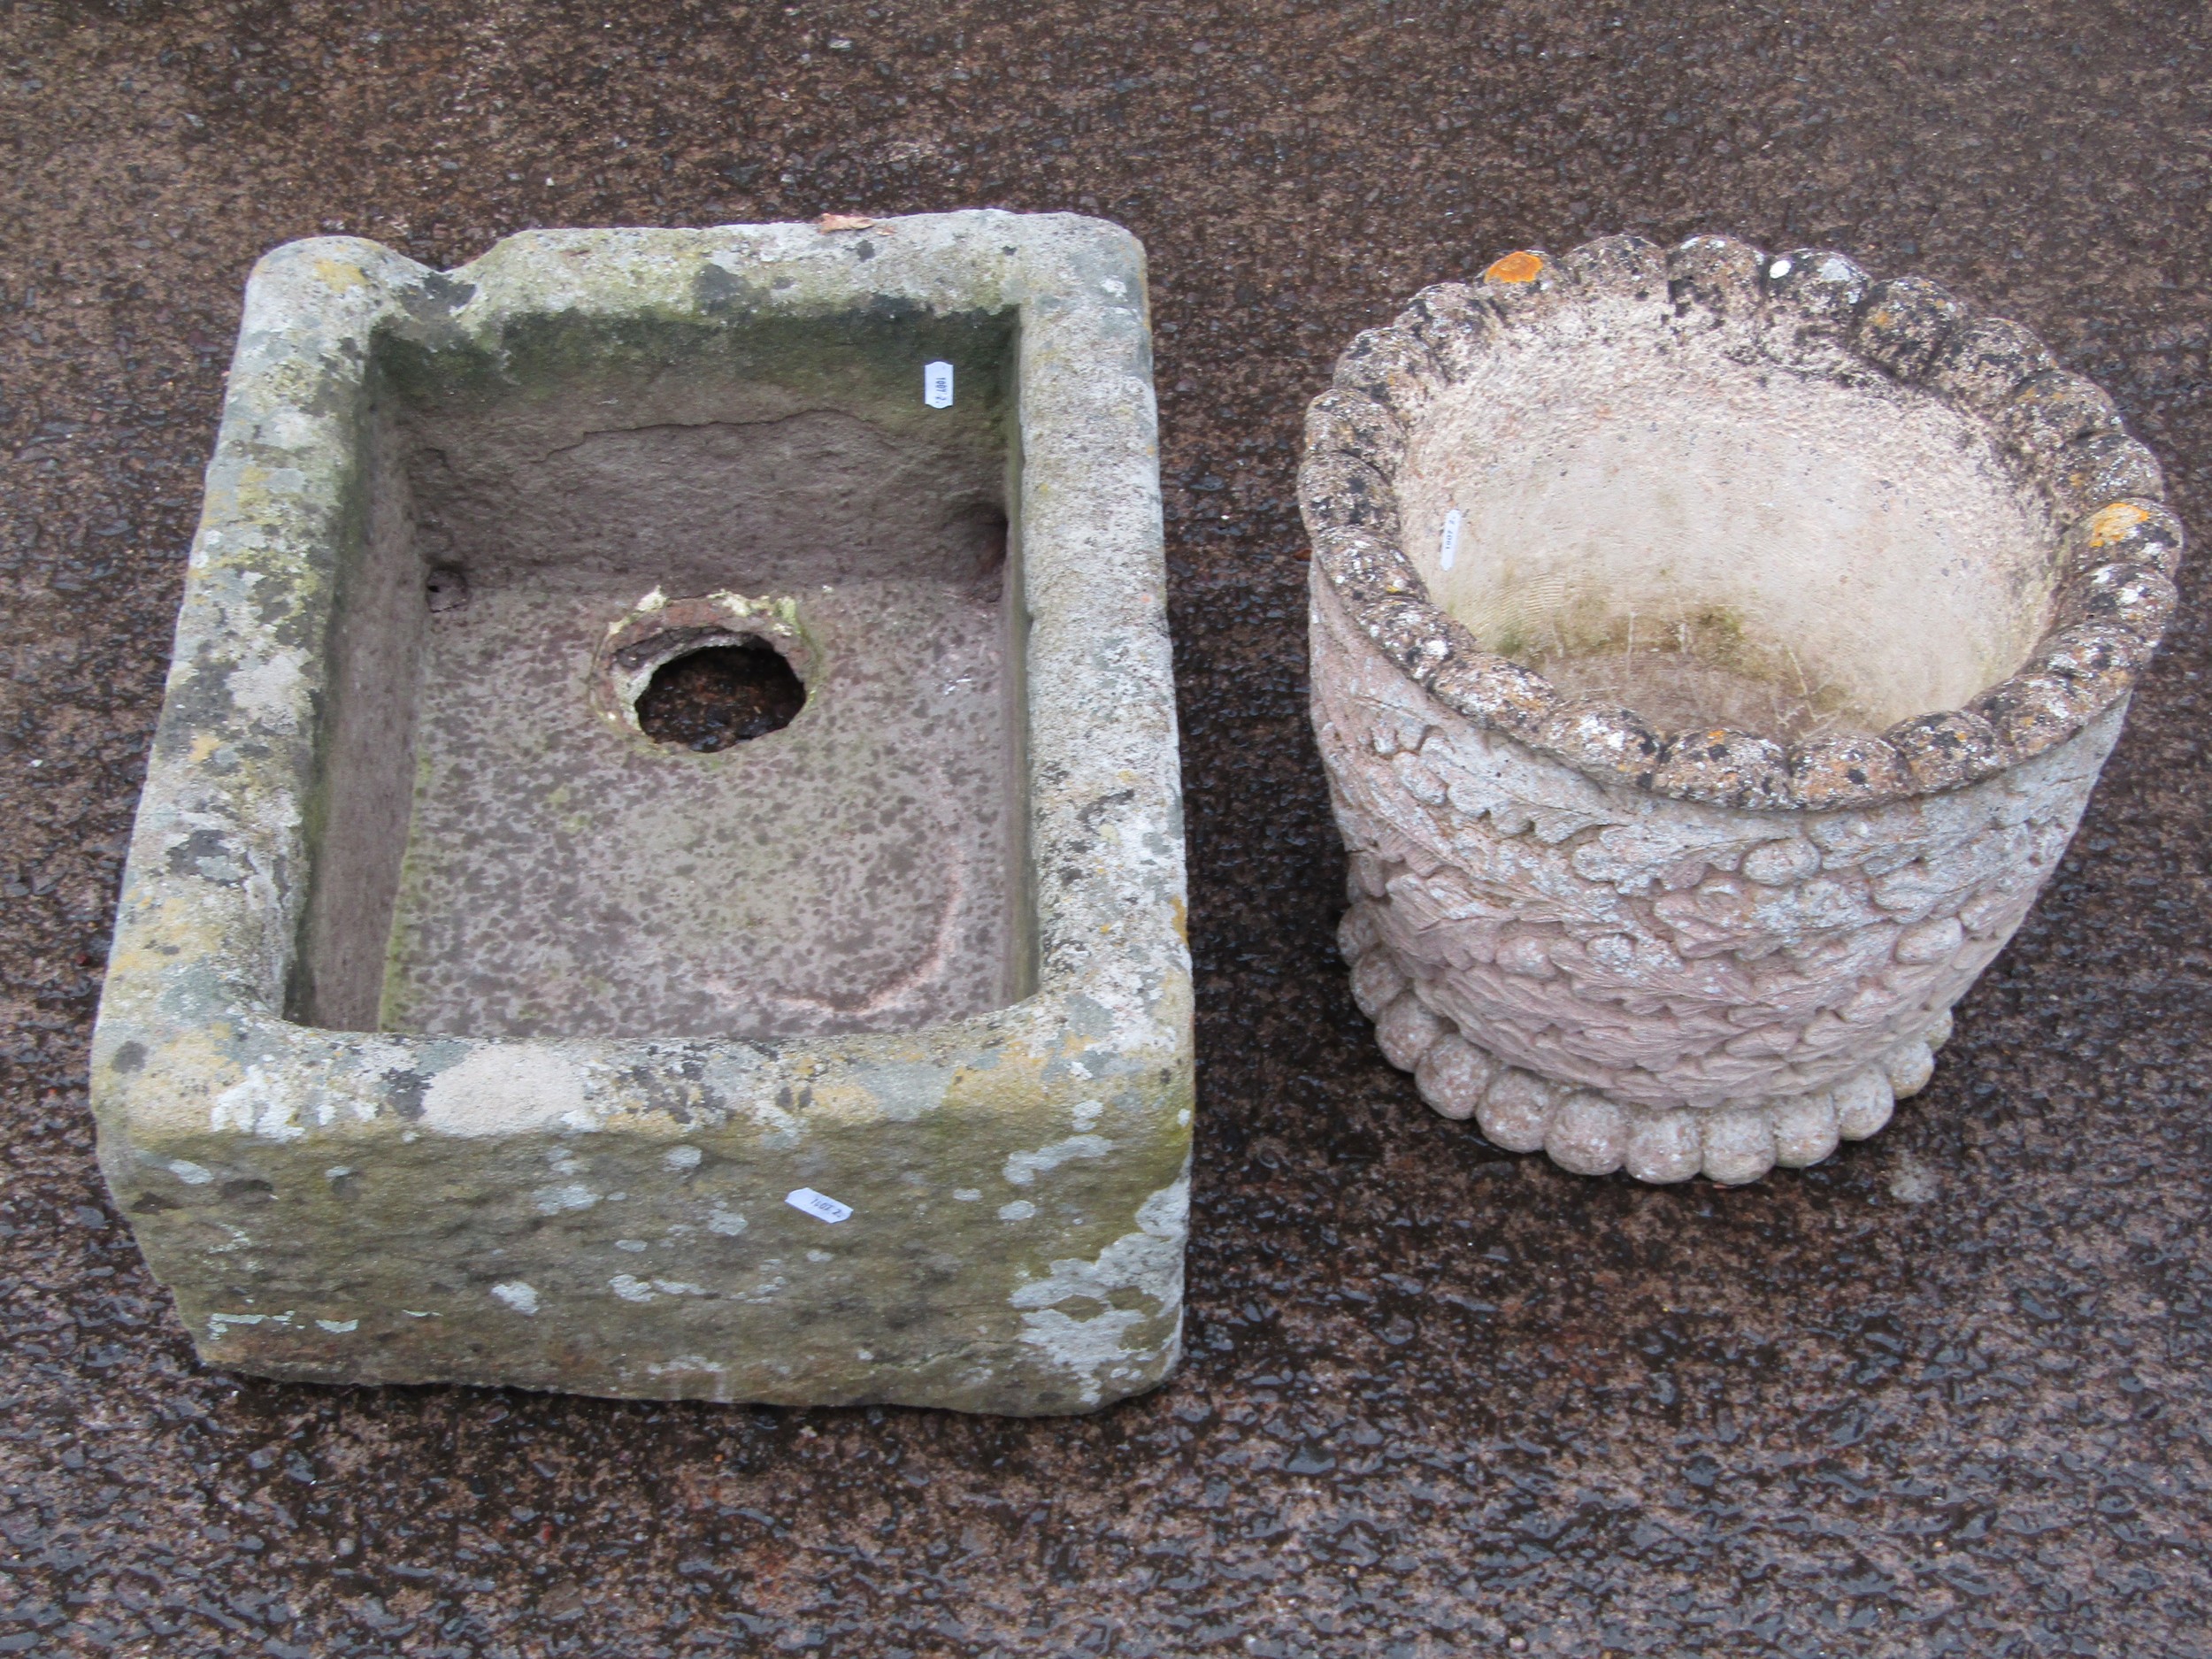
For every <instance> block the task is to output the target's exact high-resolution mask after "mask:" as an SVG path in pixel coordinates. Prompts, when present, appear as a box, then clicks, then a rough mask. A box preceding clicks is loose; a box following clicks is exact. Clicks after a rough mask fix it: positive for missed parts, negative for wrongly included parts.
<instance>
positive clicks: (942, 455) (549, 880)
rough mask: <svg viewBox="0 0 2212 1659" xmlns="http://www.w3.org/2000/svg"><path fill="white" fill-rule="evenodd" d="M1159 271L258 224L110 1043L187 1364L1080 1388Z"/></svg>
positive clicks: (1170, 1215) (1061, 259)
mask: <svg viewBox="0 0 2212 1659" xmlns="http://www.w3.org/2000/svg"><path fill="white" fill-rule="evenodd" d="M1149 375H1150V363H1149V341H1148V326H1147V320H1146V314H1145V292H1144V274H1143V268H1142V256H1141V250H1139V249H1138V247H1137V245H1136V244H1135V242H1133V240H1132V239H1131V238H1130V237H1129V236H1128V235H1127V234H1125V233H1124V232H1122V231H1120V230H1118V228H1116V227H1111V226H1109V225H1106V224H1103V223H1102V222H1099V221H1096V220H1088V219H1078V218H1073V217H1068V216H1032V217H1025V216H1017V215H1011V214H1005V213H997V212H971V213H955V214H945V215H936V216H927V217H920V218H910V219H893V220H885V221H866V220H825V221H824V222H823V223H822V224H821V225H819V226H814V225H804V226H790V225H786V226H767V227H722V228H718V229H713V230H705V231H544V232H533V233H528V234H523V235H519V236H515V237H512V238H510V239H509V240H507V241H505V242H502V243H500V244H499V245H498V246H497V247H495V248H494V249H493V250H491V251H490V252H488V253H487V254H486V255H485V256H484V257H482V258H480V259H479V260H477V261H476V262H475V263H474V264H472V265H468V266H466V267H464V268H463V269H460V270H458V271H455V272H450V273H441V272H436V271H431V270H427V269H425V268H423V267H421V266H419V265H414V264H411V262H409V261H407V260H405V259H403V258H402V257H399V256H397V255H396V254H394V253H392V252H390V251H389V250H386V249H383V248H380V247H378V246H376V245H374V244H373V243H369V242H359V241H354V240H349V239H323V240H318V241H311V242H298V243H294V244H291V245H289V246H288V247H285V248H281V249H279V250H276V251H275V252H274V253H273V254H271V255H270V256H269V257H267V258H266V259H265V260H264V261H263V262H262V264H261V265H260V266H259V267H258V268H257V271H256V272H255V273H254V277H253V280H252V282H251V285H250V289H249V293H248V298H247V306H246V316H245V322H244V327H243V331H242V335H241V338H240V342H239V349H238V355H237V359H236V362H235V365H234V369H233V372H232V375H231V380H230V389H229V400H228V403H227V408H226V411H225V415H224V420H223V426H222V431H221V434H220V437H219V443H218V448H217V453H216V456H215V459H214V462H213V464H212V465H211V469H210V472H209V480H208V499H207V507H206V511H205V515H204V519H203V522H202V526H201V530H200V534H199V537H198V540H197V541H196V545H195V549H194V553H193V558H192V564H191V568H190V574H189V578H188V589H187V593H186V595H185V600H184V606H183V611H182V616H181V619H180V626H179V633H178V641H177V649H176V656H175V660H174V664H173V672H172V678H171V680H170V684H169V691H168V697H167V702H166V704H165V709H164V712H163V716H162V720H161V725H160V728H159V733H158V736H157V742H156V748H155V754H154V759H153V763H152V767H151V770H150V776H149V779H148V783H147V787H146V793H145V797H144V801H143V803H142V807H141V809H140V814H139V820H138V830H137V834H136V838H135V841H134V846H133V850H132V855H131V862H130V868H129V873H128V877H127V882H126V887H125V893H124V897H123V902H122V907H121V912H120V916H119V922H118V926H117V936H116V941H115V949H114V951H113V955H112V957H111V964H110V969H109V976H108V983H107V987H106V992H105V995H104V1001H103V1004H102V1010H101V1018H100V1023H99V1026H98V1032H97V1036H96V1043H95V1051H94V1062H93V1078H94V1086H95V1104H96V1110H97V1111H98V1114H99V1118H100V1125H101V1158H102V1163H103V1166H104V1169H105V1171H106V1172H107V1176H108V1179H109V1181H110V1184H111V1187H112V1188H113V1190H114V1192H115V1194H116V1197H117V1200H118V1202H119V1203H120V1204H121V1205H122V1206H123V1208H124V1209H125V1210H127V1212H128V1214H129V1215H130V1217H131V1218H132V1222H133V1225H134V1226H135V1228H136V1229H137V1233H138V1237H139V1240H140V1242H141V1244H142V1247H143V1248H144V1249H145V1252H146V1254H147V1256H148V1258H149V1260H150V1262H151V1263H152V1264H153V1266H154V1268H155V1271H157V1273H158V1274H159V1276H160V1277H161V1278H162V1279H163V1280H164V1282H165V1283H166V1284H167V1285H168V1286H170V1288H171V1289H172V1290H173V1292H174V1294H175V1295H176V1298H177V1302H178V1306H179V1309H180V1313H181V1314H182V1316H183V1317H184V1319H185V1321H186V1323H187V1324H188V1325H189V1327H190V1328H191V1331H192V1334H193V1338H194V1340H195V1341H196V1343H197V1344H198V1346H199V1348H200V1351H201V1353H202V1355H203V1356H204V1357H205V1358H207V1359H208V1360H209V1361H211V1363H218V1364H221V1365H225V1366H229V1367H235V1368H238V1369H242V1370H249V1371H260V1372H264V1373H266V1374H270V1375H274V1376H280V1377H292V1378H309V1379H328V1380H353V1381H422V1380H431V1379H459V1380H467V1381H476V1382H489V1383H513V1384H518V1385H522V1386H530V1387H543V1388H561V1389H571V1390H578V1391H583V1392H590V1393H599V1394H637V1395H665V1396H700V1397H709V1398H714V1399H720V1400H757V1401H772V1402H787V1403H840V1402H862V1401H882V1402H904V1403H913V1404H926V1405H939V1406H949V1407H956V1408H961V1409H979V1410H995V1411H1017V1412H1047V1411H1064V1410H1074V1409H1085V1408H1087V1407H1092V1406H1095V1405H1098V1404H1100V1403H1102V1402H1104V1401H1106V1400H1109V1399H1112V1398H1115V1397H1118V1396H1120V1395H1123V1394H1129V1393H1131V1392H1133V1391H1136V1390H1139V1389H1142V1388H1145V1387H1148V1386H1151V1385H1152V1384H1154V1383H1156V1382H1157V1381H1159V1380H1160V1379H1161V1378H1162V1377H1164V1375H1165V1374H1166V1372H1167V1371H1169V1369H1170V1368H1171V1366H1172V1364H1173V1363H1174V1359H1175V1356H1176V1354H1177V1350H1178V1342H1179V1330H1180V1320H1181V1301H1180V1293H1181V1260H1182V1248H1183V1236H1184V1216H1185V1209H1186V1193H1187V1152H1188V1144H1189V1133H1190V1117H1191V1050H1190V1025H1189V1018H1190V1010H1189V984H1188V967H1187V952H1186V949H1185V946H1184V943H1183V940H1182V936H1181V927H1182V912H1183V865H1182V851H1181V830H1180V820H1179V796H1178V779H1177V770H1176V749H1175V730H1174V715H1173V700H1172V688H1171V678H1170V667H1169V657H1168V648H1167V640H1166V633H1165V625H1164V603H1163V601H1164V594H1163V582H1162V558H1161V540H1160V536H1161V532H1160V517H1159V497H1158V484H1157V472H1156V450H1155V425H1154V413H1153V403H1152V393H1151V385H1150V378H1149Z"/></svg>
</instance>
